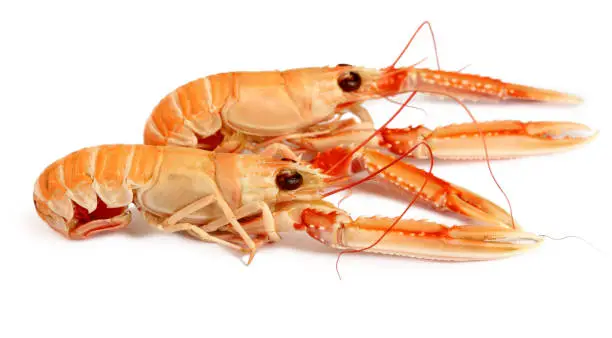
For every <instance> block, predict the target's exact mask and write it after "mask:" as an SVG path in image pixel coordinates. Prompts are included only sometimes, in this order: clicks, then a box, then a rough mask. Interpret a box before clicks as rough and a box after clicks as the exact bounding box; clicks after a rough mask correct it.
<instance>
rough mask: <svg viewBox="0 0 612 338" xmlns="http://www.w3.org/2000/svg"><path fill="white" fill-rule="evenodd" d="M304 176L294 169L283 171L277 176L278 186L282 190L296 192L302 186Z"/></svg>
mask: <svg viewBox="0 0 612 338" xmlns="http://www.w3.org/2000/svg"><path fill="white" fill-rule="evenodd" d="M302 183H304V178H303V177H302V174H300V173H299V172H297V171H296V170H293V169H283V170H281V171H279V173H278V174H277V175H276V186H277V187H278V188H279V189H280V190H295V189H297V188H299V187H301V186H302Z"/></svg>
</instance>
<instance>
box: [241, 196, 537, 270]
mask: <svg viewBox="0 0 612 338" xmlns="http://www.w3.org/2000/svg"><path fill="white" fill-rule="evenodd" d="M274 218H275V224H276V226H277V231H279V232H289V231H304V232H306V233H307V234H308V235H309V236H310V237H312V238H313V239H316V240H317V241H319V242H321V243H323V244H325V245H328V246H330V247H333V248H336V249H351V250H358V251H362V250H363V251H366V252H374V253H381V254H388V255H400V256H409V257H414V258H420V259H432V260H446V261H478V260H490V259H498V258H505V257H508V256H512V255H516V254H519V253H522V252H524V251H526V250H530V249H533V248H535V247H537V246H538V245H539V244H540V243H541V242H542V241H543V238H541V237H540V236H537V235H534V234H530V233H526V232H522V231H519V230H513V229H509V228H506V227H501V226H477V225H455V226H452V227H447V226H444V225H441V224H437V223H433V222H429V221H424V220H409V219H402V220H399V221H398V222H397V223H396V222H395V221H396V220H395V219H394V218H388V217H359V218H357V219H356V220H353V219H351V217H350V216H348V214H347V213H346V212H345V211H343V210H341V209H338V208H336V207H334V206H333V205H331V204H330V203H328V202H325V201H315V202H309V203H303V202H296V203H289V204H287V205H285V206H280V208H279V209H278V210H276V211H275V212H274ZM245 227H246V228H247V229H248V230H249V231H254V232H257V231H263V225H262V224H261V220H254V221H251V222H249V223H248V224H245Z"/></svg>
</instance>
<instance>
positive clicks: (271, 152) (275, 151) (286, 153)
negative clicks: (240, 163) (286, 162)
mask: <svg viewBox="0 0 612 338" xmlns="http://www.w3.org/2000/svg"><path fill="white" fill-rule="evenodd" d="M259 154H260V155H262V156H264V157H276V156H277V155H281V156H282V157H284V158H287V159H290V160H292V161H296V162H297V161H299V160H300V159H299V157H298V156H297V155H296V154H295V153H294V152H293V150H291V148H289V147H288V146H287V145H285V144H282V143H272V144H270V145H269V146H267V147H266V148H264V150H262V151H261V152H260V153H259Z"/></svg>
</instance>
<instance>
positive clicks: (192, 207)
mask: <svg viewBox="0 0 612 338" xmlns="http://www.w3.org/2000/svg"><path fill="white" fill-rule="evenodd" d="M213 202H216V203H217V205H218V206H219V207H220V208H221V211H222V212H223V214H224V216H225V217H226V218H227V220H228V222H229V223H230V224H231V225H232V227H233V228H234V230H235V231H236V232H237V233H238V234H239V235H240V237H241V238H242V240H243V241H244V242H245V244H246V245H247V246H248V247H249V249H250V250H249V251H248V252H249V254H250V256H249V261H248V263H247V265H248V264H250V263H251V261H252V260H253V257H254V256H255V250H256V247H255V243H254V242H253V240H252V239H251V237H250V236H249V235H248V234H247V233H246V231H244V229H243V228H242V226H241V225H240V223H238V221H237V219H236V216H235V215H234V213H233V212H232V209H231V208H230V207H229V205H228V204H227V202H225V200H224V199H223V197H222V196H221V195H220V193H219V192H217V194H216V195H209V196H205V197H202V198H201V199H199V200H197V201H195V202H193V203H191V204H189V205H187V206H185V207H184V208H182V209H180V210H178V211H177V212H175V213H174V214H173V215H171V216H170V217H168V218H167V219H166V220H165V221H164V222H162V224H161V227H162V228H163V229H165V230H167V231H182V230H193V232H194V233H196V234H198V235H200V236H203V237H202V238H206V240H211V239H210V238H211V237H212V236H210V235H208V234H206V235H202V233H205V231H203V230H201V229H200V228H198V226H196V225H193V224H188V223H178V222H179V221H180V220H181V219H183V218H185V217H187V216H189V215H191V214H193V213H194V212H196V211H198V210H200V209H202V208H204V207H206V206H207V205H210V204H212V203H213ZM195 228H197V230H196V229H195ZM212 238H214V237H212ZM211 241H213V242H216V243H220V244H223V245H226V246H229V247H234V248H235V244H232V243H229V242H226V241H223V240H221V239H214V240H211ZM240 250H243V251H244V249H242V248H240Z"/></svg>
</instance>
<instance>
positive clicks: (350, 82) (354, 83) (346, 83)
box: [338, 72, 361, 92]
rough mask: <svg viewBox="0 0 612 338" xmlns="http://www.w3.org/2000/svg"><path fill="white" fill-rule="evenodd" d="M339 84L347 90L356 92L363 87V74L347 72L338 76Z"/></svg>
mask: <svg viewBox="0 0 612 338" xmlns="http://www.w3.org/2000/svg"><path fill="white" fill-rule="evenodd" d="M338 85H339V86H340V88H342V90H343V91H345V92H354V91H356V90H357V89H359V87H361V76H360V75H359V74H358V73H356V72H346V73H343V74H342V75H340V77H339V78H338Z"/></svg>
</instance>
